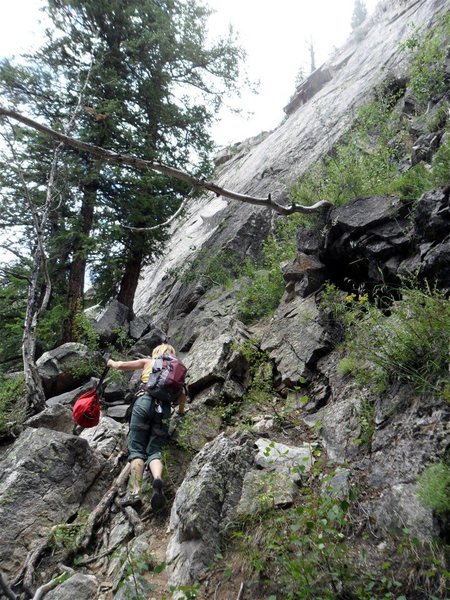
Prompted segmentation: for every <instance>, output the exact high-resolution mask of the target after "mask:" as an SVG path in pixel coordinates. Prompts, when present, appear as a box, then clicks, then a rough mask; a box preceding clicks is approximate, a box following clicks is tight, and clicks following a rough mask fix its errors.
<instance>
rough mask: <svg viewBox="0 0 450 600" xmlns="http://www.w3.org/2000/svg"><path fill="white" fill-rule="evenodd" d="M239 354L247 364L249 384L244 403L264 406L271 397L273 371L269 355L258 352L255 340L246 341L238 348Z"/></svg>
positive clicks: (261, 351)
mask: <svg viewBox="0 0 450 600" xmlns="http://www.w3.org/2000/svg"><path fill="white" fill-rule="evenodd" d="M239 351H240V353H241V354H242V356H243V357H244V358H245V360H246V361H247V363H248V366H249V371H250V383H249V385H248V388H247V392H246V395H245V398H244V401H248V402H250V403H252V404H256V405H264V404H265V403H267V402H270V401H271V400H272V396H273V392H274V390H273V381H272V378H273V369H272V363H271V361H270V358H269V354H268V353H267V352H265V351H264V350H260V348H259V347H258V345H257V342H256V341H255V340H248V341H246V342H245V343H244V344H243V345H242V346H241V347H240V348H239Z"/></svg>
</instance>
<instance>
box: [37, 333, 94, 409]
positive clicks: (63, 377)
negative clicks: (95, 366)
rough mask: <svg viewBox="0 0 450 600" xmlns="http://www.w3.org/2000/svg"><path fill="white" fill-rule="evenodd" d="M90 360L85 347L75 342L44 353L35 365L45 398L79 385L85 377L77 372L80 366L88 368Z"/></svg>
mask: <svg viewBox="0 0 450 600" xmlns="http://www.w3.org/2000/svg"><path fill="white" fill-rule="evenodd" d="M91 360H92V358H91V356H90V352H89V350H88V348H87V346H84V345H83V344H76V343H75V342H68V343H67V344H63V345H62V346H58V348H55V349H54V350H50V351H49V352H45V353H44V354H43V355H42V356H41V357H40V358H39V359H38V360H37V361H36V364H37V367H38V371H39V375H40V376H41V379H42V385H43V386H44V390H45V393H46V396H47V397H49V398H50V397H52V396H56V395H58V394H62V393H63V392H67V391H69V390H73V389H74V388H76V387H77V386H78V385H80V384H81V383H82V382H83V381H85V380H86V375H85V372H82V373H79V372H77V370H78V369H79V367H80V366H83V367H86V366H87V367H89V365H90V364H91ZM60 404H61V402H60Z"/></svg>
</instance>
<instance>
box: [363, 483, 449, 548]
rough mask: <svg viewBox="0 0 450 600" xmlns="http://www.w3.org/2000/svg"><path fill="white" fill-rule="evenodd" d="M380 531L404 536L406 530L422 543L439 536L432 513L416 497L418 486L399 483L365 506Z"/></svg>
mask: <svg viewBox="0 0 450 600" xmlns="http://www.w3.org/2000/svg"><path fill="white" fill-rule="evenodd" d="M366 504H367V505H368V506H369V507H370V514H371V515H372V516H373V517H374V518H375V520H376V524H377V526H378V527H379V528H381V529H386V530H388V531H389V532H390V534H392V533H394V534H397V535H401V534H402V532H403V530H404V528H407V529H409V530H410V535H411V536H412V537H415V538H417V539H418V540H420V541H422V542H431V540H432V539H433V537H435V536H436V535H437V534H438V529H437V527H436V524H435V523H434V520H433V513H432V511H431V509H429V508H426V507H425V506H423V504H422V503H421V502H420V500H419V498H418V496H417V484H404V483H397V484H395V485H392V486H390V487H387V488H385V489H384V490H383V491H382V492H381V494H380V497H379V499H378V500H377V501H376V502H372V503H370V502H369V503H366Z"/></svg>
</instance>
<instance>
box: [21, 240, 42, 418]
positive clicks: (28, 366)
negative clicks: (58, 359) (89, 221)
mask: <svg viewBox="0 0 450 600" xmlns="http://www.w3.org/2000/svg"><path fill="white" fill-rule="evenodd" d="M42 261H43V257H42V254H41V249H40V247H39V246H38V248H37V249H36V251H35V255H34V259H33V270H32V273H31V280H30V285H29V288H28V298H27V309H26V313H25V322H24V327H23V335H22V358H23V372H24V376H25V385H26V387H27V404H28V410H29V411H30V413H37V412H40V411H41V410H42V409H43V408H45V394H44V388H43V387H42V381H41V378H40V376H39V372H38V368H37V366H36V327H37V315H38V309H39V306H40V302H39V282H38V279H39V273H40V271H41V268H42Z"/></svg>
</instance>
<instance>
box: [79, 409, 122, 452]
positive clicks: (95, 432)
mask: <svg viewBox="0 0 450 600" xmlns="http://www.w3.org/2000/svg"><path fill="white" fill-rule="evenodd" d="M127 432H128V427H127V426H126V425H122V424H121V423H118V422H117V421H115V420H114V419H112V418H110V417H109V416H107V417H105V416H102V417H101V418H100V422H99V424H98V425H97V426H96V427H91V428H89V429H83V431H82V432H81V434H80V437H82V438H83V439H85V440H86V441H87V442H88V444H89V446H90V447H91V448H93V449H95V450H97V452H99V453H100V454H102V455H103V456H104V457H105V458H109V457H110V456H111V455H112V454H113V453H118V452H119V451H120V450H122V449H123V448H124V446H125V440H126V436H127Z"/></svg>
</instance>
